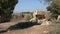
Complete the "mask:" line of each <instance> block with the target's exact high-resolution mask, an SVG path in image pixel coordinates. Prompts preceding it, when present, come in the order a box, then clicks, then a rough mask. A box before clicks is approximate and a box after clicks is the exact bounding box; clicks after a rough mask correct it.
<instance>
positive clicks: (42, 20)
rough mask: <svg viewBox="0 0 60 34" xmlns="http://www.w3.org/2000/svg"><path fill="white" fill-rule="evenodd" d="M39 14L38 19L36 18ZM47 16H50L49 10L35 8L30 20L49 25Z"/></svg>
mask: <svg viewBox="0 0 60 34" xmlns="http://www.w3.org/2000/svg"><path fill="white" fill-rule="evenodd" d="M39 16H40V17H41V18H40V19H39V18H38V17H39ZM49 18H51V13H50V11H43V10H36V11H35V12H34V13H33V18H32V19H31V20H30V21H32V22H38V23H40V24H41V25H50V24H51V21H49Z"/></svg>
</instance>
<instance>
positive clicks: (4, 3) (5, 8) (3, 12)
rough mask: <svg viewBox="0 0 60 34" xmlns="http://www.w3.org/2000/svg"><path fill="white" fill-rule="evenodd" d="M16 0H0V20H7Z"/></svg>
mask: <svg viewBox="0 0 60 34" xmlns="http://www.w3.org/2000/svg"><path fill="white" fill-rule="evenodd" d="M17 3H18V0H0V16H1V19H0V20H1V22H5V21H9V20H10V18H11V15H12V13H13V10H14V7H15V5H16V4H17Z"/></svg>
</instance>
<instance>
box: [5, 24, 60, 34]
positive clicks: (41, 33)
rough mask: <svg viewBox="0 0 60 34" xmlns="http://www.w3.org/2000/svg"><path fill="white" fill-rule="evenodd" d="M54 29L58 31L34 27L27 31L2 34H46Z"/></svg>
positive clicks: (49, 27) (52, 27) (44, 27)
mask: <svg viewBox="0 0 60 34" xmlns="http://www.w3.org/2000/svg"><path fill="white" fill-rule="evenodd" d="M55 29H60V27H59V26H41V25H36V26H32V27H30V28H27V29H22V30H13V31H8V32H6V33H4V34H46V33H47V32H49V31H52V30H55Z"/></svg>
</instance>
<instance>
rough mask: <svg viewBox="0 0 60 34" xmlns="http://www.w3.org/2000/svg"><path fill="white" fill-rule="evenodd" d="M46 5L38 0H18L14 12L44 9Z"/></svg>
mask: <svg viewBox="0 0 60 34" xmlns="http://www.w3.org/2000/svg"><path fill="white" fill-rule="evenodd" d="M46 7H47V5H45V4H43V3H40V2H39V1H38V0H18V3H17V4H16V6H15V9H14V12H22V11H33V10H36V9H46Z"/></svg>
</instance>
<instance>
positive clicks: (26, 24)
mask: <svg viewBox="0 0 60 34" xmlns="http://www.w3.org/2000/svg"><path fill="white" fill-rule="evenodd" d="M34 25H40V24H38V23H37V22H20V23H18V24H15V25H13V26H10V27H9V28H8V30H18V29H25V28H29V27H32V26H34Z"/></svg>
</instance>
